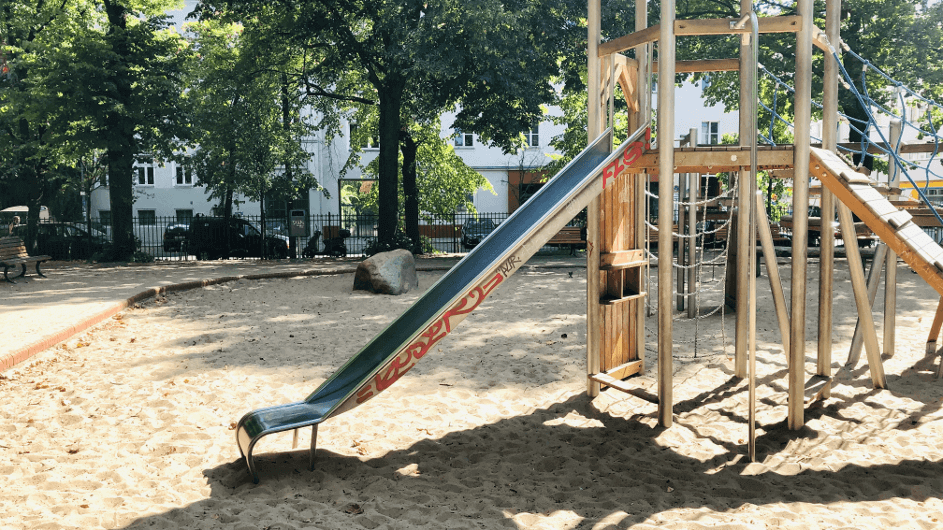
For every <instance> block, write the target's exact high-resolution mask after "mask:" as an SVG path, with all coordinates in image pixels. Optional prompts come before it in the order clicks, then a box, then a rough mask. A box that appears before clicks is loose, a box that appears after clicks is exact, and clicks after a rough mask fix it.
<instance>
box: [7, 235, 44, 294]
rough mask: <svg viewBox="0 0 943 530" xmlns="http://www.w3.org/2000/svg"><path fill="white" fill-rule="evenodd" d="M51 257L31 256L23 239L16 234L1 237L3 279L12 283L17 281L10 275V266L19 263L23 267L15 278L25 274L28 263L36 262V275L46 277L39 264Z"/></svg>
mask: <svg viewBox="0 0 943 530" xmlns="http://www.w3.org/2000/svg"><path fill="white" fill-rule="evenodd" d="M50 259H52V258H51V257H50V256H30V255H29V254H27V253H26V245H24V244H23V240H22V239H20V238H18V237H16V236H4V237H0V265H3V279H4V280H6V281H8V282H10V283H16V282H14V281H13V280H11V279H10V277H9V276H8V273H9V272H10V268H11V267H16V266H17V265H19V266H20V267H22V270H21V271H20V274H19V275H18V276H14V278H18V277H19V276H25V275H26V264H27V263H35V264H36V275H37V276H41V277H43V278H45V277H46V275H45V274H43V273H42V272H41V271H40V270H39V264H40V263H42V262H44V261H47V260H50Z"/></svg>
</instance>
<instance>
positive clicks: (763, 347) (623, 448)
mask: <svg viewBox="0 0 943 530" xmlns="http://www.w3.org/2000/svg"><path fill="white" fill-rule="evenodd" d="M783 263H785V261H783ZM900 271H901V272H900V274H899V278H900V291H899V296H898V300H899V306H900V307H899V310H898V334H897V336H898V346H897V353H896V354H895V355H894V356H893V357H890V358H888V359H886V361H885V369H886V371H887V374H888V377H887V379H888V383H889V386H890V389H889V390H885V391H876V390H873V389H872V388H871V382H870V376H869V373H868V369H867V364H866V362H865V361H864V360H862V362H861V363H859V365H858V366H856V367H855V369H854V370H852V371H851V372H850V373H847V372H846V374H845V375H844V376H843V377H842V378H841V379H840V382H839V384H837V385H836V387H835V389H834V391H833V393H832V398H831V399H829V400H827V401H825V402H822V403H819V404H815V405H812V406H811V407H810V408H809V410H808V411H807V413H806V421H807V426H806V428H804V429H803V430H801V431H798V432H792V431H788V430H787V429H786V428H785V417H786V407H785V403H786V382H785V375H786V369H785V363H784V356H783V354H782V352H781V349H780V348H779V346H778V345H777V344H778V340H779V332H778V329H777V327H776V324H775V322H776V321H775V314H774V312H773V309H772V305H771V303H770V295H769V288H768V284H767V283H765V282H766V277H765V275H764V277H763V278H760V283H759V284H758V285H759V287H758V291H759V294H760V297H761V298H760V303H759V305H760V311H759V315H758V334H759V338H758V341H759V346H758V349H759V350H760V354H759V359H760V360H759V368H758V376H759V388H758V410H759V412H758V420H759V423H760V427H759V430H758V434H759V439H758V460H759V462H757V463H753V464H750V463H748V462H747V458H746V457H745V453H746V446H745V444H744V442H745V438H746V435H747V425H746V415H747V403H746V397H747V393H746V381H740V380H738V379H735V378H734V377H733V376H732V371H731V365H732V362H731V359H730V358H731V357H732V351H733V349H732V345H731V344H730V341H732V337H733V318H732V316H731V315H729V314H728V315H727V316H726V318H724V319H723V321H724V323H725V324H726V333H722V332H721V328H722V326H721V323H722V319H721V316H720V315H716V316H714V317H710V318H708V319H705V320H703V321H701V322H700V323H699V324H698V325H697V328H698V329H697V331H698V332H699V335H698V345H697V357H696V358H694V353H695V351H694V344H693V343H691V342H689V341H690V340H691V339H692V338H693V337H694V332H695V326H694V324H693V323H691V322H677V323H676V325H675V327H676V333H675V337H676V341H677V347H676V351H675V362H674V366H675V370H676V374H675V390H674V396H675V408H674V410H675V424H674V426H673V427H672V428H671V429H668V430H664V429H661V428H659V427H658V426H657V424H656V407H655V406H654V405H651V404H649V403H646V402H644V401H640V400H638V399H637V398H634V397H630V396H626V395H624V394H621V393H619V392H615V391H606V392H603V393H602V394H601V395H600V396H599V397H598V398H596V399H593V400H590V399H589V398H587V397H586V394H585V383H584V380H585V379H584V364H585V360H584V359H585V348H584V339H585V316H584V313H585V301H584V297H585V271H583V270H580V269H579V268H573V269H569V270H568V269H525V270H522V271H521V272H519V273H518V274H517V275H516V276H514V277H512V278H511V279H510V280H509V281H508V282H506V285H503V286H502V287H501V288H500V289H498V290H497V291H496V292H495V293H494V294H493V295H492V296H491V297H490V298H489V299H488V300H487V301H486V302H485V303H484V304H483V305H482V306H481V307H480V308H479V309H478V310H477V311H476V312H475V313H474V314H473V315H471V316H470V317H469V318H468V319H467V320H465V322H464V323H463V324H462V325H461V326H459V327H458V329H457V330H456V331H455V332H454V333H453V334H452V335H450V336H449V337H448V338H446V339H445V340H443V341H442V342H440V343H439V344H438V345H437V347H436V349H435V351H433V354H431V355H428V356H426V358H424V359H423V361H422V362H420V363H419V364H418V365H417V366H416V368H415V369H413V370H412V371H411V372H410V373H409V374H408V375H407V376H405V377H403V378H402V379H401V380H400V381H399V382H397V383H396V384H395V385H394V386H393V387H391V388H390V389H389V390H387V391H386V392H384V393H383V394H382V395H381V396H379V397H377V398H375V399H373V400H371V401H369V402H368V403H366V404H365V405H362V406H360V407H359V408H357V409H355V410H353V411H351V412H348V413H346V414H343V415H341V416H338V417H336V418H333V419H331V420H329V421H328V422H326V423H325V424H324V425H322V427H321V429H320V432H319V446H318V453H317V454H318V461H317V465H316V469H315V470H314V471H313V472H312V471H308V470H307V469H306V466H307V451H306V449H305V448H306V447H307V444H308V436H309V432H310V431H309V430H305V431H304V433H303V435H302V437H301V441H300V444H299V449H298V450H292V449H291V442H292V440H291V434H289V433H283V434H279V435H275V436H270V437H267V438H265V439H264V440H263V441H262V442H261V443H260V445H259V447H258V449H257V450H256V454H257V455H258V466H259V472H260V475H261V483H260V484H258V485H255V484H253V483H252V481H251V477H250V475H249V474H248V472H247V470H246V466H245V464H244V463H243V461H241V460H240V459H239V451H238V448H237V446H236V444H235V440H234V431H233V428H234V426H235V422H236V421H238V419H239V418H240V417H241V416H242V415H243V414H244V413H245V412H248V411H249V410H252V409H255V408H259V407H263V406H268V405H273V404H280V403H286V402H291V401H297V400H300V399H302V398H304V397H305V396H306V395H307V394H308V393H310V392H311V391H312V390H313V389H314V388H315V387H316V386H317V385H318V384H319V383H320V382H321V381H322V380H323V379H324V378H326V377H327V376H329V375H330V374H331V373H332V372H333V371H334V370H335V369H336V368H338V367H340V366H341V365H342V364H343V363H344V362H345V361H346V360H347V359H348V358H349V357H350V356H351V355H352V354H354V353H355V352H356V351H357V350H359V348H360V347H361V346H362V345H363V344H365V343H366V342H367V341H368V340H369V339H370V338H372V337H373V336H374V335H375V334H376V333H377V332H379V331H380V330H381V329H382V327H383V326H385V325H387V324H388V323H389V322H391V321H392V320H393V319H394V318H395V317H396V316H397V315H398V314H399V313H401V312H402V311H403V310H404V309H405V308H406V307H408V305H409V304H410V303H412V302H413V301H414V300H416V299H417V298H418V296H419V294H420V293H421V292H422V291H423V290H425V289H426V288H428V287H429V286H430V285H431V284H432V283H433V282H434V281H435V280H436V279H437V278H438V277H439V276H440V274H441V273H420V282H421V288H420V290H419V291H418V292H412V293H409V294H407V295H404V296H399V297H389V296H378V295H372V294H368V293H364V292H351V285H352V283H353V277H352V275H350V274H347V275H341V276H331V277H308V278H298V279H280V280H262V281H239V282H235V283H229V284H223V285H216V286H212V287H208V288H205V289H201V290H194V291H188V292H182V293H176V294H171V295H168V296H166V297H161V298H159V299H155V300H150V301H147V302H145V303H143V304H141V305H139V306H138V307H135V308H133V309H130V310H128V311H125V312H123V313H121V314H119V315H117V316H116V317H114V318H112V319H110V320H109V321H107V322H105V323H103V324H101V325H99V326H97V327H95V328H93V329H92V330H90V331H88V332H86V333H84V334H82V335H80V336H77V337H74V338H72V339H71V340H69V341H68V342H67V343H66V344H65V345H64V346H60V347H58V348H55V349H52V350H49V351H47V352H45V353H43V354H40V355H38V356H36V357H34V358H33V359H31V360H30V361H27V362H26V363H24V364H21V365H19V366H17V367H15V368H13V369H12V370H8V371H6V372H4V373H3V374H2V375H0V396H2V404H0V433H2V434H0V475H2V476H3V477H4V478H5V480H3V482H2V483H0V514H2V515H0V528H4V529H6V528H15V529H21V528H81V529H93V528H151V527H153V528H231V529H237V530H241V529H272V530H274V529H281V530H288V529H301V528H330V529H335V528H336V529H348V528H352V529H359V528H366V529H374V528H430V529H433V528H434V529H439V528H442V529H445V528H449V529H452V528H455V529H458V528H547V529H575V528H580V529H594V530H596V529H612V528H619V529H622V528H639V529H642V528H656V527H657V528H678V529H697V528H727V529H739V528H744V529H746V528H750V529H752V528H892V527H893V528H941V527H943V501H941V495H943V414H941V411H940V405H941V401H943V380H936V379H935V377H934V372H935V370H936V362H938V361H937V360H936V359H935V358H934V357H928V356H927V355H925V353H924V341H925V339H926V334H927V331H928V329H929V326H930V322H931V321H932V317H933V311H934V309H935V307H936V299H937V296H936V294H935V293H934V292H933V291H932V290H931V289H930V288H929V287H927V286H926V285H925V284H924V283H923V281H922V280H920V279H919V278H918V277H917V276H916V275H914V274H911V273H910V272H909V271H908V270H907V269H906V267H905V266H903V265H902V266H901V269H900ZM783 272H784V275H785V276H786V278H785V280H786V281H787V282H788V267H785V266H784V268H783ZM721 273H722V272H721V271H719V270H718V271H716V274H721ZM705 274H706V275H707V276H708V277H709V276H710V274H711V271H707V272H705ZM817 277H818V274H817V263H813V264H811V265H810V290H809V299H810V306H809V322H808V339H809V345H808V359H807V361H808V363H807V369H808V370H809V371H810V372H811V371H812V370H814V351H815V340H816V339H815V333H816V324H815V322H816V320H817V315H816V304H815V299H816V297H817V292H816V287H815V282H817ZM836 280H837V282H838V283H837V293H836V300H835V310H836V314H835V325H836V331H835V339H834V351H835V353H834V358H835V360H836V362H835V366H838V364H840V362H844V360H845V358H846V355H847V351H848V346H849V343H850V339H851V334H852V329H853V327H854V302H853V297H852V294H851V287H850V283H849V282H848V272H847V267H846V266H845V263H844V261H843V260H839V261H838V267H837V272H836ZM787 285H788V283H787ZM880 298H881V297H880V296H879V299H880ZM705 305H710V304H709V303H707V302H705ZM714 305H716V303H715V304H714ZM876 305H877V309H878V310H879V311H880V309H881V307H882V302H881V301H880V300H879V301H878V302H877V304H876ZM654 322H655V319H654V317H650V318H649V327H650V328H651V329H650V330H649V336H648V344H649V351H648V354H647V358H648V364H649V366H650V368H651V370H650V371H649V372H648V373H647V374H646V375H645V376H643V377H642V378H640V384H641V385H642V386H646V387H651V388H652V389H654V387H653V386H652V385H653V381H654V376H655V372H654V367H655V353H654V351H653V349H654V348H655V334H654V331H653V329H654ZM879 326H880V325H879ZM724 338H726V340H727V342H728V344H727V345H726V349H725V344H724ZM865 358H866V357H865V356H864V355H862V359H865Z"/></svg>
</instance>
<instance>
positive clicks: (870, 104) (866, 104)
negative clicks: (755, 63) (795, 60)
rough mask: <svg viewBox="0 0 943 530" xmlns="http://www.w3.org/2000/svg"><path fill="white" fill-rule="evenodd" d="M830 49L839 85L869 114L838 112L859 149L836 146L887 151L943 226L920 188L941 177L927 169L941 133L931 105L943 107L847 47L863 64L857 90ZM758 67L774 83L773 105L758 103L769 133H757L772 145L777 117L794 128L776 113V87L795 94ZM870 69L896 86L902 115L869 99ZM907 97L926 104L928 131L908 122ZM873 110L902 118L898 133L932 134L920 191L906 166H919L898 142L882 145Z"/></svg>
mask: <svg viewBox="0 0 943 530" xmlns="http://www.w3.org/2000/svg"><path fill="white" fill-rule="evenodd" d="M829 48H830V49H831V51H832V55H833V56H834V57H835V60H836V62H837V64H838V66H839V68H840V70H841V74H842V77H843V78H844V79H843V80H842V81H843V82H842V84H843V85H845V87H846V88H847V89H848V90H850V91H851V92H852V94H853V95H854V96H855V98H856V99H857V100H858V103H859V104H860V105H861V108H862V109H863V110H864V112H865V114H866V115H867V116H868V119H866V120H861V119H858V118H852V117H850V116H848V115H846V114H843V113H839V114H840V115H841V116H842V117H843V118H844V119H845V121H847V122H848V126H849V127H850V128H851V129H853V130H855V131H856V132H858V133H859V134H860V135H861V142H860V148H859V150H858V151H855V150H854V149H850V148H846V147H842V146H839V149H841V150H842V151H845V152H847V153H852V154H854V153H857V154H860V155H862V156H865V155H867V153H868V150H869V148H870V147H872V146H873V147H875V148H877V149H878V151H879V152H881V153H884V154H886V155H887V156H888V157H889V158H893V160H894V167H896V168H899V169H900V171H901V172H902V173H903V174H904V176H906V177H907V180H908V181H909V182H910V184H911V185H912V186H913V187H914V190H916V192H917V194H918V195H919V197H920V199H921V200H922V201H923V202H924V203H925V204H926V205H927V206H929V207H930V210H931V211H932V212H933V215H934V217H936V219H937V221H938V222H939V223H940V225H941V226H943V218H941V217H940V215H939V214H938V213H937V211H936V208H935V207H934V206H933V204H932V203H931V202H930V201H929V199H927V196H926V195H925V194H924V193H923V190H926V189H928V188H929V183H930V177H931V176H934V177H937V178H943V177H941V176H940V175H938V174H937V173H935V172H934V171H932V170H931V169H930V165H931V164H932V162H933V161H934V160H935V159H936V157H937V155H938V154H939V152H940V136H939V134H938V133H937V129H936V126H935V124H934V122H933V115H932V111H933V109H934V108H935V109H940V110H941V111H943V107H941V106H940V104H938V103H936V102H935V101H932V100H929V99H927V98H925V97H923V96H921V95H920V94H917V93H916V92H914V91H913V90H911V89H910V88H909V87H907V86H906V85H904V84H903V83H901V82H900V81H897V80H895V79H893V78H891V77H890V76H889V75H887V74H886V73H885V72H883V71H882V70H881V69H880V68H877V67H876V66H875V65H874V64H872V63H871V62H870V61H868V60H867V59H864V58H863V57H861V56H860V55H858V54H856V53H855V52H853V51H851V50H850V49H848V48H847V47H846V48H845V50H846V51H847V52H848V53H849V55H851V56H852V57H853V58H855V59H856V60H858V61H859V62H861V63H862V65H863V67H862V71H861V85H862V90H861V91H859V90H858V89H857V87H856V86H855V83H854V82H853V81H852V80H851V76H850V75H849V74H848V71H847V70H846V69H845V67H844V65H843V64H842V62H841V60H840V59H839V57H838V53H837V52H836V51H835V48H834V47H832V46H831V45H829ZM759 68H760V69H761V70H762V71H763V73H764V74H765V75H766V76H768V77H769V78H770V79H772V80H773V82H774V83H775V84H774V87H773V108H770V107H767V106H766V105H765V104H764V103H762V102H760V104H761V105H762V106H763V108H765V109H766V110H768V111H769V112H770V117H771V118H770V127H769V132H770V134H769V137H766V136H764V135H762V134H760V136H761V137H762V139H763V140H764V141H766V142H768V143H770V144H772V145H775V143H773V131H774V124H775V122H776V120H779V121H781V122H783V123H785V124H786V125H787V126H788V127H790V128H792V129H793V130H795V125H794V124H792V123H790V122H789V121H787V120H786V119H785V118H783V117H782V116H781V115H780V114H779V113H778V112H777V110H776V109H777V101H778V89H779V87H780V86H782V87H783V88H784V89H785V90H786V92H787V93H792V94H795V89H793V88H792V87H791V86H790V85H789V84H788V83H786V82H785V81H783V80H782V79H780V78H779V77H778V76H776V75H775V74H773V73H772V72H770V71H769V70H768V69H766V67H764V66H763V65H759ZM869 69H870V70H872V71H874V72H875V73H877V74H878V75H879V76H881V77H883V78H884V79H885V80H886V81H887V82H888V84H890V85H892V86H894V87H895V88H896V90H897V93H898V99H899V101H900V106H901V109H902V110H901V116H898V115H896V114H895V113H894V112H893V111H892V110H890V109H888V108H886V107H885V106H884V105H881V104H880V102H878V101H876V100H874V98H872V97H871V96H870V94H869V93H868V85H867V71H868V70H869ZM908 97H909V98H914V99H916V100H918V101H921V102H923V103H924V104H926V106H927V111H926V118H927V123H928V126H929V127H930V130H925V129H924V128H923V127H922V126H919V125H918V124H914V123H913V122H911V121H910V120H909V119H908V116H907V110H906V100H905V98H908ZM812 103H813V104H814V105H815V106H816V107H818V108H822V105H821V104H820V103H818V102H816V101H813V102H812ZM875 109H876V110H877V111H879V112H883V113H884V114H886V115H888V116H891V117H894V118H899V119H900V120H901V123H902V128H901V135H903V132H904V127H910V128H912V129H914V130H915V131H917V132H919V133H921V134H923V135H929V136H931V137H932V138H933V144H934V150H933V153H932V155H931V156H930V159H929V160H928V161H927V164H926V166H924V167H923V170H924V173H925V179H924V186H923V190H921V187H920V186H918V185H917V184H916V183H915V182H914V180H913V178H911V176H910V172H909V171H908V167H910V168H917V167H919V166H918V165H917V164H914V163H912V162H909V161H904V160H903V159H902V158H901V156H900V146H899V145H898V147H897V148H895V149H888V148H887V147H884V146H888V147H889V146H890V145H891V144H890V142H888V141H887V138H886V137H885V136H884V133H883V132H882V131H881V129H880V127H878V126H877V120H876V119H875V117H874V110H875ZM856 124H858V125H860V127H859V126H856ZM872 128H873V130H874V131H876V132H877V134H878V136H879V137H880V139H881V141H882V142H883V145H880V144H877V143H875V142H873V141H871V138H870V137H871V134H870V133H871V130H872ZM816 140H818V139H817V138H816Z"/></svg>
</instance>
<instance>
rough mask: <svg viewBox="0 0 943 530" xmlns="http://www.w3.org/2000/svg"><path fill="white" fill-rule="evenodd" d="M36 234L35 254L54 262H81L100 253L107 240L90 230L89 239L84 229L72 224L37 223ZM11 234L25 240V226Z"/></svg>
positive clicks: (100, 233)
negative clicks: (47, 257)
mask: <svg viewBox="0 0 943 530" xmlns="http://www.w3.org/2000/svg"><path fill="white" fill-rule="evenodd" d="M38 229H39V231H38V233H37V234H36V245H37V247H38V248H37V251H36V252H37V253H38V254H45V255H48V256H52V259H56V260H83V259H89V258H91V257H92V256H93V255H95V254H97V253H99V252H102V251H103V250H104V249H105V245H107V244H108V238H107V237H105V234H103V233H102V232H99V231H98V230H95V229H94V228H93V229H92V234H91V237H89V233H88V231H87V230H85V228H83V227H80V226H78V225H75V224H73V223H60V222H56V223H39V226H38ZM13 234H14V235H16V236H19V237H21V238H23V239H24V240H25V239H26V225H25V224H21V225H17V226H16V227H14V228H13Z"/></svg>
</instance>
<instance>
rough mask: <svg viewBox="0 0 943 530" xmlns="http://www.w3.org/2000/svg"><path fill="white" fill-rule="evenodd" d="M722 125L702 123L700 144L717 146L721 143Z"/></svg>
mask: <svg viewBox="0 0 943 530" xmlns="http://www.w3.org/2000/svg"><path fill="white" fill-rule="evenodd" d="M719 126H720V124H719V123H718V122H716V121H702V122H701V138H700V141H699V142H698V143H699V144H707V145H717V144H719V143H720V134H719V133H718V131H719Z"/></svg>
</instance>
